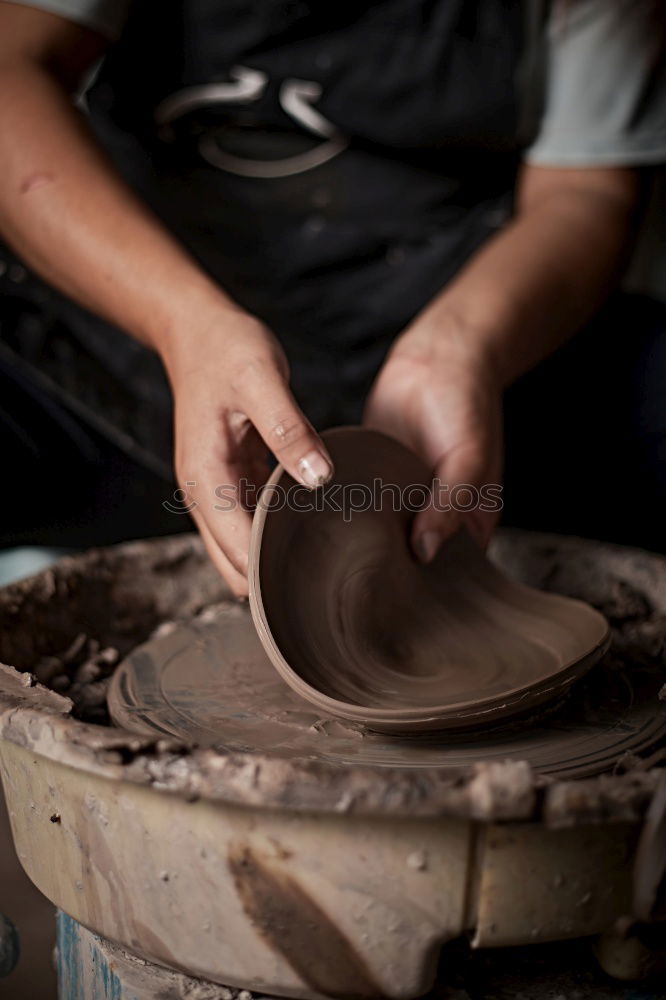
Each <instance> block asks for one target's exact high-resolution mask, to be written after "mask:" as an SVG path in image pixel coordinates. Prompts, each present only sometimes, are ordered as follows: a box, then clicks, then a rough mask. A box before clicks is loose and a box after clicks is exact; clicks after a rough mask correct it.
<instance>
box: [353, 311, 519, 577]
mask: <svg viewBox="0 0 666 1000" xmlns="http://www.w3.org/2000/svg"><path fill="white" fill-rule="evenodd" d="M464 340H465V338H464V337H461V338H460V342H458V331H454V330H453V328H451V330H449V331H447V330H444V329H442V328H441V325H440V324H434V323H431V321H429V320H428V319H426V318H424V319H421V320H417V321H416V322H415V323H414V324H413V325H412V327H410V328H409V329H408V330H407V331H406V332H405V333H404V334H403V335H402V337H400V339H399V340H398V341H397V342H396V344H395V345H394V347H393V349H392V351H391V353H390V354H389V356H388V358H387V360H386V362H385V364H384V366H383V368H382V370H381V371H380V373H379V376H378V378H377V380H376V382H375V384H374V386H373V389H372V391H371V393H370V396H369V399H368V402H367V405H366V412H365V421H364V422H365V423H366V425H367V426H369V427H373V428H375V429H377V430H380V431H384V432H385V433H386V434H390V435H391V436H392V437H395V438H397V439H398V440H399V441H402V442H403V443H404V444H406V445H408V446H409V447H410V448H412V449H413V450H414V451H415V452H416V453H417V454H418V455H420V456H421V457H422V458H423V459H425V461H426V462H427V463H428V465H429V466H430V468H431V469H432V474H433V502H434V503H435V504H436V506H433V504H431V505H430V506H429V507H427V508H426V509H425V510H423V511H421V512H420V513H419V514H418V515H417V516H416V518H415V519H414V524H413V528H412V547H413V549H414V551H415V553H416V555H417V556H418V557H419V558H420V559H421V560H422V561H424V562H429V561H430V560H431V559H432V558H433V557H434V555H435V554H436V552H437V550H438V548H439V546H440V545H441V543H442V542H443V541H444V540H445V539H446V538H448V537H449V536H450V535H451V534H453V532H454V531H455V530H456V529H457V528H458V527H459V526H460V524H461V523H464V524H465V525H466V527H467V528H468V530H469V531H470V533H471V534H472V535H473V536H474V537H475V538H476V539H477V541H478V542H479V543H480V544H481V545H483V546H485V545H487V543H488V541H489V539H490V536H491V534H492V531H493V528H494V527H495V524H496V522H497V520H498V517H499V511H498V510H497V507H498V506H499V505H498V503H497V498H498V496H499V491H498V490H495V491H494V498H493V496H490V495H489V494H488V492H487V489H486V488H487V487H488V485H490V484H499V483H500V482H501V478H500V477H501V472H502V412H501V389H500V386H499V382H498V380H497V379H496V378H495V376H494V375H493V371H492V366H491V364H490V363H489V362H486V361H485V360H484V359H483V358H482V357H481V356H474V355H473V353H472V352H471V351H470V350H469V348H468V346H467V345H466V344H465V343H464ZM461 484H467V485H469V486H471V487H473V488H475V490H476V491H479V493H478V494H476V493H475V494H474V496H475V498H476V497H477V496H478V498H479V503H480V506H477V509H473V510H469V511H467V512H464V513H462V512H461V511H460V510H456V509H455V507H456V506H466V505H467V503H468V502H469V499H470V493H469V491H463V490H454V489H453V488H454V487H456V486H459V485H461ZM446 487H448V488H449V489H448V491H447V489H446ZM484 497H487V499H486V500H484ZM456 498H458V499H459V503H458V504H456ZM452 501H453V502H454V503H453V507H451V502H452ZM447 505H448V506H449V507H450V508H451V509H449V510H445V509H441V508H443V507H446V506H447ZM437 507H439V508H440V509H437ZM483 507H485V508H486V509H482V508H483ZM489 507H490V508H491V509H488V508H489ZM493 508H494V509H493Z"/></svg>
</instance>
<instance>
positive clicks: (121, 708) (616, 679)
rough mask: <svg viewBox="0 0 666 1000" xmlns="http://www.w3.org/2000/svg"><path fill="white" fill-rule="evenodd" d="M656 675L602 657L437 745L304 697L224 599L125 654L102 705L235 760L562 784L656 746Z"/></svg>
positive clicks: (127, 723) (659, 675) (660, 725)
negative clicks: (573, 680) (501, 717)
mask: <svg viewBox="0 0 666 1000" xmlns="http://www.w3.org/2000/svg"><path fill="white" fill-rule="evenodd" d="M662 679H663V670H662V668H661V667H659V666H658V665H657V664H654V665H653V668H652V669H651V670H647V669H643V670H639V671H634V670H633V669H632V667H631V666H630V665H629V663H626V664H624V666H622V667H620V666H618V665H616V664H615V662H614V660H613V658H612V657H610V656H609V657H607V658H606V659H605V660H604V661H603V662H601V663H600V664H599V665H598V666H597V667H596V668H595V669H593V670H592V671H591V672H590V673H589V674H588V675H587V676H586V677H585V678H583V679H582V680H581V681H579V682H578V683H577V684H576V686H575V687H574V689H573V690H572V691H571V693H570V694H569V696H568V697H567V698H565V699H564V701H563V702H560V703H559V704H558V705H557V706H556V707H555V708H553V709H552V710H551V711H549V712H547V713H544V712H543V711H541V712H540V713H539V716H538V717H537V718H530V717H523V718H521V719H518V720H515V721H513V722H512V723H510V724H505V725H503V726H497V725H496V726H494V727H492V726H489V727H487V728H486V729H484V730H483V731H482V732H479V731H478V730H476V731H472V732H456V733H448V734H445V735H444V734H437V736H436V738H433V737H432V736H430V737H428V734H425V735H423V736H416V737H406V736H391V735H388V734H381V733H378V732H373V731H371V730H369V729H368V728H367V727H365V726H362V725H360V724H358V723H351V722H345V721H341V720H339V719H335V718H333V717H332V716H330V715H324V714H320V713H318V712H317V710H316V709H315V708H314V707H313V706H311V705H309V704H308V703H307V702H305V701H303V700H302V699H301V698H300V697H299V696H298V695H297V694H296V693H295V692H294V691H292V690H291V689H290V688H289V687H288V686H287V685H286V684H285V683H284V681H282V679H281V678H280V677H279V675H278V674H277V672H276V671H275V670H274V668H273V666H272V665H271V663H270V661H269V660H268V657H267V656H266V654H265V653H264V651H263V649H262V647H261V644H260V643H259V639H258V638H257V635H256V633H255V630H254V628H253V625H252V622H251V620H250V615H249V612H248V610H247V608H246V607H242V606H240V605H238V604H236V603H235V602H233V601H226V602H222V603H220V604H219V605H217V606H216V607H212V608H209V609H207V610H206V611H205V612H203V613H202V614H201V615H199V616H197V617H196V618H194V619H192V620H191V621H189V622H187V623H180V624H178V625H175V624H171V625H168V626H165V627H163V628H162V629H160V630H159V632H158V633H157V634H156V636H155V638H153V639H152V640H150V641H149V642H147V643H145V644H144V645H142V646H140V647H138V648H137V649H136V650H135V651H134V652H132V653H131V655H130V656H129V657H128V658H127V659H126V660H125V661H124V662H123V663H122V664H121V665H120V667H119V668H118V669H117V671H116V673H115V674H114V676H113V679H112V682H111V688H110V692H109V707H110V711H111V715H112V717H113V720H114V722H115V723H116V724H117V725H119V726H122V727H123V728H125V729H127V730H130V731H133V732H136V733H140V734H145V735H152V736H155V735H160V736H163V737H166V736H168V737H176V738H179V739H182V740H186V741H188V742H196V743H197V744H198V745H199V746H201V747H212V748H215V749H216V750H224V751H227V752H232V753H233V752H239V751H240V752H252V753H259V754H273V755H276V756H277V757H279V758H281V759H283V758H289V759H293V760H297V759H308V760H313V761H316V760H319V761H326V762H330V763H334V764H347V765H356V766H365V765H369V766H375V767H376V766H383V767H392V768H396V767H400V768H434V769H437V770H441V771H444V772H446V773H452V774H455V773H456V772H457V771H459V770H460V769H461V768H464V767H466V766H468V765H470V764H473V763H476V762H485V763H487V764H489V765H490V764H493V763H495V764H499V763H501V762H504V761H507V760H515V761H527V762H528V763H529V764H530V765H531V766H532V768H533V769H534V770H535V771H536V772H538V773H540V774H548V775H557V776H558V777H566V778H569V777H574V776H575V777H580V776H585V775H595V774H599V773H602V772H604V771H607V770H612V769H613V768H614V767H615V765H616V764H617V762H618V759H620V758H622V757H623V755H624V756H625V757H627V756H628V755H630V754H631V755H632V757H635V756H636V755H637V754H638V753H639V752H640V751H641V750H644V749H645V748H647V747H650V746H653V745H654V744H655V743H657V742H658V741H659V739H660V738H662V739H663V737H664V735H665V734H666V704H662V705H661V706H660V703H659V702H658V700H657V691H658V690H659V687H660V686H661V684H662Z"/></svg>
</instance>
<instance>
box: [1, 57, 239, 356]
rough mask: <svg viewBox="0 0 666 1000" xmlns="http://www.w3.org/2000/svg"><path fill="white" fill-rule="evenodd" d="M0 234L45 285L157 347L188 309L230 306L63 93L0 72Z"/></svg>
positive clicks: (40, 75) (23, 71)
mask: <svg viewBox="0 0 666 1000" xmlns="http://www.w3.org/2000/svg"><path fill="white" fill-rule="evenodd" d="M0 92H1V93H2V95H3V98H2V104H1V106H0V161H1V162H2V163H3V182H2V185H0V231H1V232H2V235H3V237H4V238H5V239H6V240H7V242H8V243H9V244H11V245H12V246H13V247H14V248H15V249H16V251H17V252H18V253H19V254H20V256H21V257H22V258H23V259H24V260H25V262H26V263H27V264H28V265H29V266H30V267H32V268H34V270H35V271H37V272H38V273H40V274H41V275H42V276H43V277H45V278H46V279H47V280H48V281H49V282H50V283H52V284H53V285H55V286H56V287H57V288H59V289H60V290H62V291H63V292H65V293H66V294H67V295H69V296H70V297H72V298H73V299H75V300H76V301H78V302H80V303H81V304H82V305H84V306H86V307H87V308H89V309H91V310H93V311H94V312H96V313H98V314H100V315H102V316H104V317H105V318H106V319H108V320H110V321H111V322H113V323H115V324H117V325H118V326H120V327H121V328H123V329H125V330H126V331H128V332H129V333H131V334H132V335H134V336H135V337H137V338H138V339H139V340H141V341H142V342H144V343H146V344H148V345H149V346H152V347H155V348H158V349H162V348H163V347H164V346H165V344H166V340H167V339H168V337H169V336H170V335H171V334H172V332H173V331H174V330H179V329H180V330H182V329H184V328H186V327H187V326H188V325H189V323H190V322H191V319H192V316H195V315H197V313H203V314H206V313H207V312H210V311H211V310H217V311H220V310H221V311H222V312H224V310H225V309H227V308H228V309H229V310H230V311H234V312H237V307H236V306H235V305H234V304H233V303H232V302H231V301H230V300H229V299H227V298H226V297H225V296H224V295H223V293H222V292H221V291H220V290H219V289H218V288H217V287H216V286H215V285H214V284H213V283H212V282H211V281H210V279H209V278H208V277H207V276H206V275H205V274H204V273H203V272H202V271H201V269H200V268H199V267H198V266H197V264H196V263H195V261H193V260H192V259H191V258H190V257H189V256H188V254H187V253H186V252H185V251H184V249H183V248H182V247H181V246H180V245H179V244H178V243H177V242H176V240H174V239H173V238H172V236H171V235H170V234H169V233H168V232H167V230H166V229H165V228H164V227H163V226H162V225H161V224H160V223H159V221H158V220H157V219H155V218H154V217H153V216H152V215H151V213H150V212H149V211H148V209H147V208H146V207H145V206H144V205H143V204H142V203H141V202H140V201H139V200H138V199H137V198H136V197H135V196H134V195H133V194H132V192H131V191H130V190H129V188H128V187H127V186H126V185H125V184H124V182H123V181H122V180H121V178H120V177H119V176H118V175H117V174H116V172H115V171H114V169H113V167H112V166H111V164H110V163H109V162H108V161H107V159H106V157H105V155H104V153H103V151H102V150H101V149H100V148H99V147H98V145H97V143H96V141H95V139H94V137H93V136H92V134H91V133H90V131H89V130H88V127H87V124H86V122H85V119H84V118H83V116H82V115H81V114H79V112H78V111H77V110H76V108H75V107H74V106H73V104H72V102H71V100H70V99H69V97H68V94H67V93H66V91H65V89H64V88H63V87H61V86H60V84H59V83H58V81H57V80H56V79H54V78H53V76H52V75H51V74H50V73H49V72H48V71H47V70H46V69H42V68H41V67H39V66H37V65H35V64H34V63H28V62H26V63H24V64H21V62H20V61H19V62H17V63H16V64H14V65H10V66H6V67H4V68H3V69H2V70H0Z"/></svg>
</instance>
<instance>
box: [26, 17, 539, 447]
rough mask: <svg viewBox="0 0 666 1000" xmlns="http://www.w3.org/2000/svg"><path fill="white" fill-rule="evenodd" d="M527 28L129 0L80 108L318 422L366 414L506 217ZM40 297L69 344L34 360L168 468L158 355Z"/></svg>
mask: <svg viewBox="0 0 666 1000" xmlns="http://www.w3.org/2000/svg"><path fill="white" fill-rule="evenodd" d="M524 26H525V18H524V11H523V4H522V3H521V2H518V0H515V2H513V0H420V2H419V0H380V2H374V3H372V2H358V0H357V2H354V3H348V2H338V3H336V4H330V5H329V4H314V3H307V2H302V0H242V2H241V0H182V2H176V0H165V2H164V3H162V4H160V5H159V7H156V5H155V4H154V2H152V0H135V3H134V5H133V8H132V11H131V14H130V19H129V21H128V23H127V26H126V29H125V31H124V33H123V35H122V37H121V39H120V40H119V42H118V43H117V44H116V45H115V46H114V47H113V48H112V49H111V51H110V52H109V54H108V56H107V58H106V59H105V61H104V64H103V66H102V69H101V71H100V73H99V74H98V77H97V79H96V82H95V84H94V85H93V87H92V89H91V90H90V92H89V94H88V104H89V109H90V115H91V119H92V122H93V125H94V127H95V129H96V131H97V132H98V134H99V136H100V138H101V140H102V141H103V143H104V144H105V145H106V146H107V148H108V149H109V150H110V152H111V154H112V156H113V157H114V159H115V161H116V163H117V165H118V167H119V168H120V170H121V171H122V172H123V173H124V175H125V176H126V177H127V179H128V180H129V181H130V183H131V184H132V185H133V186H134V187H135V188H136V189H137V190H138V191H139V193H140V194H141V196H142V197H143V198H144V199H145V200H146V201H147V202H148V203H149V204H150V205H151V206H152V207H153V208H154V209H155V211H156V212H157V213H158V214H159V216H160V217H161V218H162V219H163V221H164V222H165V223H166V224H167V225H168V226H169V228H170V229H171V230H172V231H173V232H174V233H175V234H176V235H177V236H178V237H179V238H180V239H181V240H182V242H183V243H184V244H185V245H186V246H187V247H188V248H189V250H190V251H191V252H192V253H193V254H194V255H195V256H196V257H197V259H198V260H199V261H200V263H201V265H202V266H203V267H204V268H205V269H206V270H207V271H208V272H209V273H210V274H211V275H212V276H213V277H214V279H215V280H216V281H217V282H219V284H220V285H221V286H222V287H223V288H224V289H225V290H226V291H227V292H228V293H229V294H230V295H231V296H232V297H233V298H234V299H236V300H237V301H238V302H239V303H241V304H242V305H243V306H244V307H245V308H246V309H248V310H250V311H251V312H252V313H254V314H255V315H257V316H259V317H261V318H262V319H263V320H264V321H265V322H266V323H267V324H268V325H269V326H270V327H271V329H272V330H273V331H274V332H275V333H276V334H277V336H278V337H279V339H280V341H281V342H282V344H283V345H284V347H285V350H286V352H287V355H288V358H289V361H290V364H291V369H292V383H293V386H294V390H295V392H296V395H297V397H298V398H299V400H300V402H301V403H302V405H303V406H304V408H305V409H306V411H307V413H308V415H309V416H310V417H311V419H312V420H313V421H314V423H315V424H316V425H317V426H319V427H323V426H326V425H330V424H334V423H341V422H353V421H357V420H358V419H359V417H360V413H361V408H362V404H363V400H364V397H365V395H366V393H367V391H368V388H369V386H370V385H371V382H372V379H373V378H374V376H375V374H376V372H377V370H378V368H379V366H380V364H381V362H382V359H383V358H384V356H385V354H386V352H387V350H388V349H389V347H390V344H391V342H392V341H393V339H394V338H395V337H396V336H397V335H398V334H399V333H400V332H401V331H402V330H403V329H404V328H405V327H406V326H407V325H408V324H409V322H410V320H411V319H412V318H413V317H414V315H415V314H416V313H417V312H418V311H419V310H420V309H421V308H422V307H423V306H424V305H425V304H426V303H427V302H428V301H429V300H430V299H431V298H432V297H433V296H434V295H436V294H437V292H438V291H439V290H440V289H441V288H442V287H443V286H444V285H445V284H446V283H447V282H448V281H449V280H450V279H451V277H452V276H453V275H454V274H455V273H456V271H457V270H458V269H459V268H460V267H461V266H462V265H463V264H464V262H465V261H466V260H467V259H468V258H469V256H470V255H471V254H472V253H473V252H474V250H475V249H476V248H477V247H479V246H480V245H481V244H482V243H483V242H484V241H485V240H486V239H487V238H488V237H489V236H490V235H491V234H492V233H493V232H494V231H495V230H496V229H497V228H499V227H500V226H501V225H502V224H503V223H504V222H505V221H506V219H507V218H508V217H509V215H510V213H511V207H512V197H513V188H514V183H515V177H516V170H517V165H518V161H519V156H520V152H521V149H522V148H523V147H524V144H525V142H526V141H527V140H528V139H529V136H528V135H526V134H525V131H524V129H522V128H521V123H520V120H519V119H520V107H521V101H520V100H519V85H520V81H519V78H518V70H519V68H520V67H521V65H522V62H521V59H522V54H523V51H524V45H525V38H524ZM41 294H42V298H44V295H46V297H47V298H48V301H49V302H51V303H55V302H56V301H57V303H58V305H57V307H56V306H55V305H53V306H52V309H53V312H54V315H55V314H57V316H58V323H57V324H56V323H55V322H54V326H56V325H57V326H58V331H55V330H54V331H53V332H54V333H56V332H57V335H58V336H59V337H60V338H61V340H62V338H64V339H65V340H67V338H69V342H70V343H69V347H67V348H64V347H63V348H62V350H61V351H60V354H58V349H57V347H54V346H51V348H50V349H49V351H48V352H47V353H48V355H49V357H47V358H44V357H43V356H40V357H36V356H35V351H34V348H33V350H32V358H31V359H29V360H31V361H32V363H38V364H39V365H40V367H42V368H43V369H44V368H45V367H46V368H47V369H48V371H49V372H50V374H51V377H52V378H53V381H54V382H58V383H60V384H62V382H63V380H64V381H65V382H67V383H68V392H70V394H71V395H72V396H73V397H76V399H77V400H78V403H79V404H80V403H81V400H83V407H84V408H87V409H88V410H89V411H90V412H91V413H93V414H94V419H97V420H98V421H101V422H102V423H103V422H104V421H106V422H107V423H108V425H109V428H110V433H115V432H117V430H118V428H120V430H121V431H124V432H125V434H126V435H127V434H129V436H130V438H131V440H132V442H133V444H134V446H135V450H136V451H137V454H139V455H140V454H145V455H147V456H153V457H156V458H157V459H158V461H161V462H164V463H168V462H169V461H170V454H169V449H170V440H169V431H170V415H169V414H170V401H169V394H168V389H167V386H166V382H165V380H164V377H163V375H162V374H161V373H160V372H159V366H158V363H157V362H156V359H155V358H154V357H153V356H151V355H150V352H147V351H145V350H144V349H143V348H140V347H138V346H137V345H135V344H134V343H133V342H131V341H130V338H128V337H126V336H125V335H124V334H122V333H120V332H119V331H116V330H112V329H110V328H109V327H108V326H106V325H105V324H102V323H101V322H99V321H98V320H94V319H93V318H92V317H90V316H89V315H88V314H87V313H84V312H83V311H81V310H78V309H76V308H74V307H73V306H71V305H70V304H65V303H62V301H61V300H60V299H59V298H58V297H55V296H54V295H53V294H52V293H50V292H49V293H44V292H42V293H41ZM63 310H64V312H63ZM63 316H64V323H60V319H61V318H62V317H63ZM183 336H184V337H186V336H187V330H183ZM22 337H23V335H21V336H17V337H16V338H15V340H16V349H17V350H18V351H19V352H21V353H22V354H23V356H24V357H27V356H28V355H29V354H30V351H26V348H25V345H24V344H23V340H24V339H25V338H24V337H23V340H22ZM22 344H23V346H22ZM42 354H43V351H42ZM79 355H80V356H81V362H80V363H79V360H78V357H79ZM49 366H50V367H49ZM77 371H79V372H83V373H84V377H83V378H82V379H79V380H78V381H79V382H80V384H79V386H78V387H77V385H76V384H75V383H77V374H76V373H77ZM100 372H101V373H102V376H103V377H102V379H101V381H100ZM104 386H106V392H105V394H104V393H102V392H101V388H102V387H104ZM109 387H112V389H113V391H111V390H110V389H109ZM116 387H117V389H118V393H117V395H116V394H115V389H116ZM104 395H105V396H106V397H107V398H103V396H104ZM108 397H112V398H108ZM114 429H115V430H114Z"/></svg>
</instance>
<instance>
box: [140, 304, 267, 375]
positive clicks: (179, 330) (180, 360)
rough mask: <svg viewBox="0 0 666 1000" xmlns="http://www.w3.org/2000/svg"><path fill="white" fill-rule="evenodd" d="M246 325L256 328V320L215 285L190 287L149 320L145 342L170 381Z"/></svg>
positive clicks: (216, 348)
mask: <svg viewBox="0 0 666 1000" xmlns="http://www.w3.org/2000/svg"><path fill="white" fill-rule="evenodd" d="M248 324H250V325H257V326H258V325H259V321H258V320H255V319H254V317H252V316H250V315H249V314H248V313H246V312H244V310H243V309H241V308H240V306H238V305H237V304H236V303H235V302H233V301H232V300H231V299H229V298H228V297H227V296H226V295H224V293H223V292H221V291H220V290H219V289H218V288H216V287H215V286H209V287H203V288H201V287H199V288H192V289H189V290H188V291H187V293H185V294H182V293H179V295H178V296H177V298H175V300H174V301H173V302H172V303H170V304H169V308H168V312H167V313H166V314H165V313H162V314H158V315H156V316H154V317H152V318H151V320H150V321H149V323H148V325H147V329H146V331H145V342H146V343H148V344H149V346H150V347H152V348H153V349H154V350H155V351H156V352H157V353H158V354H159V355H160V357H161V359H162V362H163V364H164V367H165V368H166V371H167V374H168V375H169V377H170V378H171V379H172V380H173V378H174V377H175V376H176V375H178V374H182V373H183V372H184V371H186V370H188V369H191V368H198V367H201V364H202V362H203V363H206V362H207V359H208V357H209V356H210V355H209V354H208V349H209V348H210V350H211V351H215V352H216V353H217V352H219V351H220V350H221V349H222V347H223V345H224V344H225V343H229V340H230V339H235V337H236V336H237V335H240V333H241V329H242V328H244V327H247V325H248ZM204 359H205V360H204Z"/></svg>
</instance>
